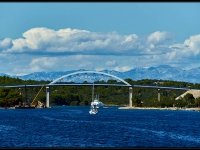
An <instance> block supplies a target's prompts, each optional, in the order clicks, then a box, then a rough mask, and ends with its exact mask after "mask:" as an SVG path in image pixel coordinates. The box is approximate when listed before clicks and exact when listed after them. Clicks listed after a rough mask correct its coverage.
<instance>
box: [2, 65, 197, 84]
mask: <svg viewBox="0 0 200 150" xmlns="http://www.w3.org/2000/svg"><path fill="white" fill-rule="evenodd" d="M76 71H86V70H84V69H81V70H71V71H59V72H35V73H31V74H27V75H23V76H11V77H18V78H20V79H24V80H29V79H31V80H48V81H53V80H55V79H57V78H59V77H61V76H63V75H66V74H69V73H73V72H76ZM102 72H105V73H108V74H112V75H115V76H117V77H120V78H122V79H127V78H131V79H133V80H141V79H159V80H174V81H185V82H192V83H200V67H198V68H193V69H190V70H183V69H180V68H176V67H172V66H169V65H159V66H153V67H148V68H147V67H143V68H142V67H138V68H134V69H132V70H129V71H126V72H119V71H114V70H103V71H102ZM4 75H6V74H0V76H4ZM7 76H8V75H7ZM108 79H110V78H108V77H105V76H100V75H97V74H95V75H82V76H74V77H73V79H69V80H67V81H71V82H75V81H78V82H83V81H85V80H87V81H88V82H92V81H93V80H108Z"/></svg>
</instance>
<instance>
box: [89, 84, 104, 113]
mask: <svg viewBox="0 0 200 150" xmlns="http://www.w3.org/2000/svg"><path fill="white" fill-rule="evenodd" d="M93 97H94V84H93V88H92V102H91V109H90V111H89V113H90V114H97V113H98V108H100V107H101V106H104V104H103V103H102V102H101V101H99V96H98V97H97V95H96V98H95V99H94V98H93Z"/></svg>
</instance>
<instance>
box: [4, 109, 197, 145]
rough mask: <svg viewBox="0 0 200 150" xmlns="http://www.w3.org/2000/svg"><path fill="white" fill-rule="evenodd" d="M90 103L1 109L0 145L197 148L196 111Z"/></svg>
mask: <svg viewBox="0 0 200 150" xmlns="http://www.w3.org/2000/svg"><path fill="white" fill-rule="evenodd" d="M89 110H90V107H89V106H62V107H52V108H49V109H0V148H5V147H6V148H27V147H30V148H31V147H34V148H35V147H40V148H41V147H42V148H44V147H47V148H49V147H57V148H58V147H59V148H65V147H66V148H98V147H101V148H115V147H116V148H134V147H145V148H147V147H148V148H151V147H162V148H163V147H164V148H165V147H166V148H169V147H181V148H182V147H183V148H186V147H189V148H190V147H200V112H198V111H184V110H174V111H173V110H139V109H137V110H122V109H118V107H108V108H100V109H99V111H98V113H97V114H96V115H90V114H89Z"/></svg>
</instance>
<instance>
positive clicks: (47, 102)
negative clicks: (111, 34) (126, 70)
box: [46, 71, 132, 107]
mask: <svg viewBox="0 0 200 150" xmlns="http://www.w3.org/2000/svg"><path fill="white" fill-rule="evenodd" d="M79 74H99V75H104V76H107V77H112V78H114V79H117V80H119V81H121V82H123V83H124V84H125V85H127V86H128V87H129V107H132V85H131V84H129V83H128V82H126V81H125V80H123V79H122V78H119V77H117V76H115V75H112V74H108V73H105V72H99V71H77V72H73V73H70V74H66V75H63V76H61V77H59V78H57V79H55V80H54V81H52V82H51V83H49V84H48V85H49V86H51V85H54V84H55V83H56V82H58V81H60V80H62V79H64V78H67V77H70V76H75V75H79ZM49 86H47V87H46V107H49V99H50V98H49V97H50V90H49Z"/></svg>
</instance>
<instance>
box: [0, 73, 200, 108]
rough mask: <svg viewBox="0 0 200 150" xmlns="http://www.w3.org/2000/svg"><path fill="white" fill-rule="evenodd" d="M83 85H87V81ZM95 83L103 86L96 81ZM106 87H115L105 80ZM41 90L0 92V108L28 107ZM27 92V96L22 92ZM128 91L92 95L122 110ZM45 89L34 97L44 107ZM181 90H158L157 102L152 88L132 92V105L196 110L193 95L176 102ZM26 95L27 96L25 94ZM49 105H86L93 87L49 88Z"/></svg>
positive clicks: (6, 80) (2, 80) (198, 102)
mask: <svg viewBox="0 0 200 150" xmlns="http://www.w3.org/2000/svg"><path fill="white" fill-rule="evenodd" d="M126 81H127V82H128V83H130V84H132V85H154V86H155V85H158V86H168V87H169V86H171V87H190V88H197V89H198V88H200V84H192V83H187V82H176V81H168V80H167V81H166V80H148V79H145V80H138V81H134V80H132V79H126ZM48 83H49V81H34V80H21V79H18V78H10V77H5V76H3V77H0V85H14V84H22V85H24V84H48ZM84 83H87V82H86V81H85V82H84ZM96 83H106V82H105V81H98V82H96ZM107 83H116V81H115V80H108V81H107ZM40 89H41V87H26V88H0V106H1V107H11V106H15V105H17V104H19V103H22V102H28V103H31V102H32V101H33V99H34V98H35V97H36V95H37V93H38V91H40ZM25 91H26V92H25ZM128 91H129V90H128V87H114V86H95V91H94V92H95V94H99V95H100V100H101V101H102V102H103V103H105V104H106V105H119V106H125V105H128V103H129V93H128ZM45 92H46V89H45V87H43V88H42V90H41V92H40V93H39V95H38V96H37V100H39V101H41V102H43V103H45V101H46V95H45ZM184 92H185V91H183V90H169V89H160V101H158V90H157V89H154V88H137V87H134V88H133V105H134V106H138V107H173V106H176V107H199V106H200V98H197V99H195V98H194V97H193V95H192V94H187V95H186V96H185V97H184V98H182V99H179V100H175V98H176V97H178V96H179V95H181V94H183V93H184ZM25 93H26V94H25ZM50 93H51V94H50V104H51V105H89V104H90V102H91V97H92V86H54V87H51V88H50Z"/></svg>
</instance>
